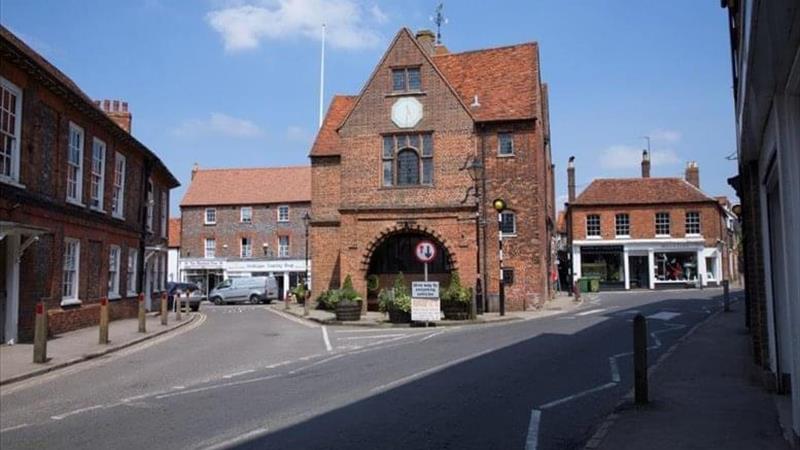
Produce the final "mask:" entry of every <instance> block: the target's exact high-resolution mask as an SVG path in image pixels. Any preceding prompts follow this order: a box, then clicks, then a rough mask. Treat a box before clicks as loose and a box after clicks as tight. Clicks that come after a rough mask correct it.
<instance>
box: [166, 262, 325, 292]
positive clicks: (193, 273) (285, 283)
mask: <svg viewBox="0 0 800 450" xmlns="http://www.w3.org/2000/svg"><path fill="white" fill-rule="evenodd" d="M179 267H180V277H181V280H183V281H187V282H190V283H195V284H197V285H199V286H200V287H201V288H202V290H203V292H205V293H208V290H210V289H213V288H214V286H216V285H217V284H218V283H220V282H221V281H222V280H225V279H228V278H243V277H260V276H274V277H275V278H276V279H277V282H278V291H279V293H280V296H281V298H283V297H284V296H285V295H286V292H288V291H289V290H291V289H292V288H294V287H295V286H297V285H298V284H300V283H302V281H303V279H304V278H305V274H306V263H305V260H302V259H300V260H296V259H285V260H284V259H282V260H275V259H272V260H266V259H265V260H257V259H253V260H228V259H225V258H183V259H181V260H180V262H179ZM308 270H309V274H310V273H311V262H310V261H309V263H308ZM310 284H311V280H310V279H309V286H310Z"/></svg>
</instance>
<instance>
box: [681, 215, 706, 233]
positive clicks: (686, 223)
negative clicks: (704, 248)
mask: <svg viewBox="0 0 800 450" xmlns="http://www.w3.org/2000/svg"><path fill="white" fill-rule="evenodd" d="M690 214H693V215H696V216H697V222H696V223H692V225H697V233H690V232H689V215H690ZM684 226H685V228H686V236H692V237H696V236H700V235H701V233H702V232H703V230H702V229H701V228H700V211H686V218H685V223H684Z"/></svg>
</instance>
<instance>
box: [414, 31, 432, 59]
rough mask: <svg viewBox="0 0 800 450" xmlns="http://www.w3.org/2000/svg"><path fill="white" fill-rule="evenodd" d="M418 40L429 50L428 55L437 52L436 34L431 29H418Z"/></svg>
mask: <svg viewBox="0 0 800 450" xmlns="http://www.w3.org/2000/svg"><path fill="white" fill-rule="evenodd" d="M416 37H417V42H418V43H419V45H420V46H421V47H422V48H424V49H425V51H426V52H428V55H431V56H433V55H434V54H435V53H436V35H435V34H433V31H431V30H419V31H417V36H416Z"/></svg>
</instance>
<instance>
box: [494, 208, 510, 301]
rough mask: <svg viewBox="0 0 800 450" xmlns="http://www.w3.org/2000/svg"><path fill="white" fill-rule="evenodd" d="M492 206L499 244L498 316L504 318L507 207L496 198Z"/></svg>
mask: <svg viewBox="0 0 800 450" xmlns="http://www.w3.org/2000/svg"><path fill="white" fill-rule="evenodd" d="M492 206H493V207H494V210H495V211H497V241H498V244H499V246H498V249H497V255H498V260H499V263H500V264H499V266H500V315H501V316H505V315H506V288H505V283H504V280H503V211H505V209H506V207H507V205H506V201H505V200H503V199H502V198H497V199H495V200H494V201H493V202H492Z"/></svg>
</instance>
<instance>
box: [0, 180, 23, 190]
mask: <svg viewBox="0 0 800 450" xmlns="http://www.w3.org/2000/svg"><path fill="white" fill-rule="evenodd" d="M0 183H3V184H7V185H9V186H14V187H15V188H19V189H25V185H24V184H22V183H20V182H19V181H17V180H15V179H13V178H8V177H0Z"/></svg>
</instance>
